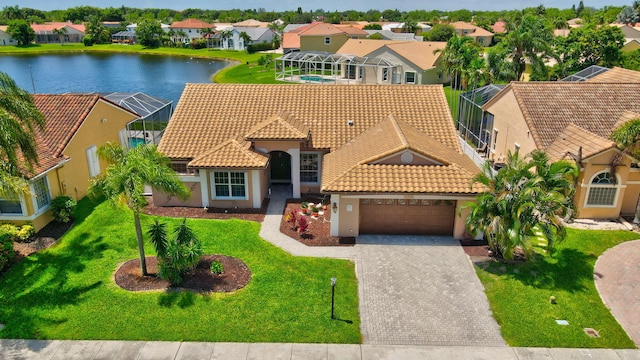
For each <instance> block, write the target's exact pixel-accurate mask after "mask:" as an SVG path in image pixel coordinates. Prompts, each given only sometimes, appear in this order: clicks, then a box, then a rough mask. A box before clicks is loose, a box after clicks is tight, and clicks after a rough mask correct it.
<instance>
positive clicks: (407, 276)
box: [356, 235, 506, 346]
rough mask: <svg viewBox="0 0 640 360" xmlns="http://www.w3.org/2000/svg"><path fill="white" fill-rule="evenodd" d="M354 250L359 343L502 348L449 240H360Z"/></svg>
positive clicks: (471, 276) (469, 270) (466, 265)
mask: <svg viewBox="0 0 640 360" xmlns="http://www.w3.org/2000/svg"><path fill="white" fill-rule="evenodd" d="M356 249H357V263H356V264H357V265H356V267H357V274H358V282H359V289H358V291H359V297H360V317H361V321H362V325H361V326H362V336H363V343H364V344H393V345H433V346H455V345H458V346H506V345H505V343H504V340H503V339H502V337H501V336H500V328H499V326H498V324H497V323H496V321H495V320H494V319H493V317H492V313H491V310H490V309H489V303H488V301H487V297H486V296H485V294H484V291H483V287H482V285H481V283H480V281H479V280H478V278H477V276H476V274H475V272H474V270H473V266H472V265H471V262H470V261H469V259H468V257H467V256H466V255H465V253H464V251H463V250H462V247H461V246H460V245H459V243H458V242H457V241H456V240H454V239H453V238H451V237H445V236H442V237H439V236H396V235H394V236H391V235H365V236H360V237H358V240H357V245H356Z"/></svg>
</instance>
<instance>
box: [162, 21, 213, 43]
mask: <svg viewBox="0 0 640 360" xmlns="http://www.w3.org/2000/svg"><path fill="white" fill-rule="evenodd" d="M169 29H171V30H173V31H175V32H176V33H177V32H178V31H183V32H184V35H185V36H184V37H178V39H179V41H181V42H185V43H190V42H191V41H193V40H197V39H202V38H204V37H205V35H207V34H206V33H205V32H203V30H205V29H210V30H212V31H213V30H214V29H215V24H209V23H207V22H204V21H202V20H198V19H186V20H183V21H176V22H174V23H172V24H171V25H170V26H169Z"/></svg>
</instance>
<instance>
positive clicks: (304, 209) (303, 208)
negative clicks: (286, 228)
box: [300, 202, 309, 215]
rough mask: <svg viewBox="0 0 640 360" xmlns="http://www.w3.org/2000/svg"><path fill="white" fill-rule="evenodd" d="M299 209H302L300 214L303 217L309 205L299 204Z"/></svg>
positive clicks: (307, 211)
mask: <svg viewBox="0 0 640 360" xmlns="http://www.w3.org/2000/svg"><path fill="white" fill-rule="evenodd" d="M300 209H302V213H303V214H305V215H306V214H308V213H309V205H308V204H307V203H306V202H302V203H301V204H300Z"/></svg>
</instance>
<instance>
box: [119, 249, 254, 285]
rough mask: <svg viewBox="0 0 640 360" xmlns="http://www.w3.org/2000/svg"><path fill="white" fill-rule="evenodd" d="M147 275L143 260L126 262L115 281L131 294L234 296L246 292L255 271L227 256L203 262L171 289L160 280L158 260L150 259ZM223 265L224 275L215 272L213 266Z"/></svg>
mask: <svg viewBox="0 0 640 360" xmlns="http://www.w3.org/2000/svg"><path fill="white" fill-rule="evenodd" d="M145 259H146V263H147V272H148V273H149V276H142V273H141V271H140V259H133V260H129V261H127V262H125V263H124V264H123V265H122V266H120V267H119V268H118V270H117V271H116V273H115V276H114V279H115V282H116V284H118V286H120V287H121V288H123V289H125V290H129V291H148V290H169V291H171V290H188V291H193V292H197V293H210V292H232V291H236V290H238V289H242V288H243V287H244V286H245V285H247V283H248V282H249V280H250V279H251V271H250V270H249V268H248V267H247V265H246V264H245V263H244V262H243V261H242V260H240V259H238V258H234V257H231V256H224V255H205V256H202V257H201V258H200V261H199V262H198V265H197V266H196V268H195V269H193V270H192V271H191V272H189V273H188V274H187V275H186V276H185V277H184V279H183V282H182V284H180V286H171V284H169V282H168V281H166V280H162V279H160V278H159V277H157V276H156V274H157V272H158V260H157V259H156V257H155V256H147V257H146V258H145ZM213 261H220V263H222V267H223V269H224V271H223V272H222V274H220V275H216V274H214V273H212V272H211V263H212V262H213Z"/></svg>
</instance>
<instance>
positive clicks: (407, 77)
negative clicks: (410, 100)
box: [404, 71, 416, 84]
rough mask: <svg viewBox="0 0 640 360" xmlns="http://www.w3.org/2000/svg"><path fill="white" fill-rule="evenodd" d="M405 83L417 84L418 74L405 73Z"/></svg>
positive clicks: (412, 72)
mask: <svg viewBox="0 0 640 360" xmlns="http://www.w3.org/2000/svg"><path fill="white" fill-rule="evenodd" d="M404 83H405V84H415V83H416V73H415V72H414V71H407V72H405V73H404Z"/></svg>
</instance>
